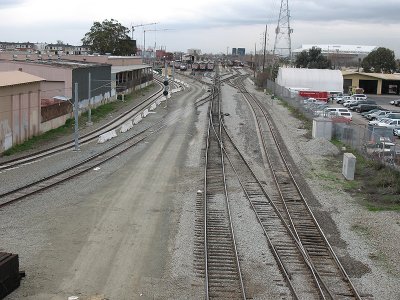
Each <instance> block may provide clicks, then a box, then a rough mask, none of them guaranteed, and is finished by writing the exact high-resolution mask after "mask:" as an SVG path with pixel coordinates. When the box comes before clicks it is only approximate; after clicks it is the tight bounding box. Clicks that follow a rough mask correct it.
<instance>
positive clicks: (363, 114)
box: [361, 106, 384, 118]
mask: <svg viewBox="0 0 400 300" xmlns="http://www.w3.org/2000/svg"><path fill="white" fill-rule="evenodd" d="M380 110H384V109H383V108H382V107H380V106H378V107H377V108H374V109H371V110H369V111H364V112H362V113H361V116H363V117H364V118H366V117H367V115H369V114H373V113H375V112H377V111H380Z"/></svg>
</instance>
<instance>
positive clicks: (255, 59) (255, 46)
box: [253, 43, 257, 78]
mask: <svg viewBox="0 0 400 300" xmlns="http://www.w3.org/2000/svg"><path fill="white" fill-rule="evenodd" d="M256 61H257V43H254V64H253V70H254V78H256V65H257V64H256Z"/></svg>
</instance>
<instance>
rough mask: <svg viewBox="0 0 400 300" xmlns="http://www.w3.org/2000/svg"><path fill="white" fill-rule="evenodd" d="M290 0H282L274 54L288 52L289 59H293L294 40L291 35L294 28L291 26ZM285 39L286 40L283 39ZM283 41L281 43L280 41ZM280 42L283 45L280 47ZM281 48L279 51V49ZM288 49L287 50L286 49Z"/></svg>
mask: <svg viewBox="0 0 400 300" xmlns="http://www.w3.org/2000/svg"><path fill="white" fill-rule="evenodd" d="M288 2H289V0H281V8H280V10H279V19H278V25H277V26H276V29H275V43H274V52H273V55H274V57H275V55H281V56H284V55H285V54H286V53H285V52H288V53H287V54H288V57H289V60H290V61H291V60H292V40H291V37H290V35H291V34H292V33H293V29H292V28H290V11H289V3H288ZM281 40H282V41H281ZM283 40H285V41H283ZM280 41H281V43H279V42H280ZM278 44H279V45H280V46H281V47H278ZM278 50H279V53H277V51H278ZM285 50H286V51H285Z"/></svg>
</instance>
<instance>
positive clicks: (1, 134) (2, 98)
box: [0, 71, 45, 152]
mask: <svg viewBox="0 0 400 300" xmlns="http://www.w3.org/2000/svg"><path fill="white" fill-rule="evenodd" d="M44 80H45V79H43V78H41V77H38V76H35V75H31V74H28V73H24V72H20V71H9V72H0V152H3V151H5V150H7V149H9V148H11V147H12V146H13V145H16V144H19V143H22V142H23V141H25V140H26V139H28V138H30V137H32V136H35V135H38V134H39V132H40V122H41V115H40V102H41V86H40V83H41V82H43V81H44Z"/></svg>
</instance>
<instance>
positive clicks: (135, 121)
mask: <svg viewBox="0 0 400 300" xmlns="http://www.w3.org/2000/svg"><path fill="white" fill-rule="evenodd" d="M142 119H143V118H142V115H138V116H136V117H135V118H134V119H133V124H135V125H136V124H138V123H139V122H140V121H142Z"/></svg>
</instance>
